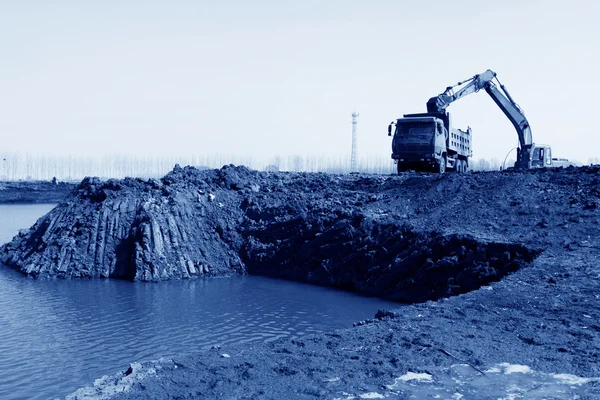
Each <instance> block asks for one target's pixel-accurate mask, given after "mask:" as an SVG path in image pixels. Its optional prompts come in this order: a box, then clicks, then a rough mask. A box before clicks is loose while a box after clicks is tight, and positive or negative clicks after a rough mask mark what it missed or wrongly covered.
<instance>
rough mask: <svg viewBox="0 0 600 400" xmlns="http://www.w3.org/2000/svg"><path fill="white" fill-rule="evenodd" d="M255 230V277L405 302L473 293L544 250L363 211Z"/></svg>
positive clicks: (248, 245)
mask: <svg viewBox="0 0 600 400" xmlns="http://www.w3.org/2000/svg"><path fill="white" fill-rule="evenodd" d="M248 233H249V234H250V236H249V238H248V240H247V241H245V243H244V245H243V246H242V249H241V258H242V260H243V262H244V264H245V266H246V268H247V272H248V273H249V274H255V275H263V276H269V277H275V278H282V279H288V280H294V281H300V282H306V283H311V284H316V285H326V286H333V287H336V288H340V289H344V290H349V291H356V292H358V293H361V294H364V295H367V296H374V297H383V298H387V299H392V300H396V301H399V302H404V303H418V302H424V301H427V300H437V299H439V298H443V297H449V296H454V295H459V294H462V293H467V292H469V291H471V290H475V289H478V288H480V287H481V286H484V285H487V284H489V283H491V282H495V281H498V280H500V279H502V278H503V277H504V276H506V275H507V274H509V273H512V272H515V271H517V270H518V269H519V268H522V267H524V266H526V265H527V264H528V263H530V262H531V261H533V259H534V258H535V257H536V256H537V255H538V254H539V251H537V250H532V249H529V248H527V247H525V246H522V245H519V244H511V243H496V242H489V243H485V242H479V241H477V240H476V239H474V238H473V237H469V236H465V235H446V236H443V235H440V234H438V233H435V232H431V233H421V232H415V231H412V230H411V229H410V228H409V227H407V226H399V225H395V224H379V223H377V222H375V221H372V220H368V219H365V218H364V217H363V216H362V215H359V216H356V217H355V218H352V219H339V220H337V221H335V222H333V223H332V224H331V225H330V226H328V225H327V224H324V221H322V220H319V219H313V220H311V219H306V218H302V217H298V218H295V219H292V220H290V221H286V222H279V223H273V224H272V225H271V226H270V228H269V229H261V230H252V231H250V232H248Z"/></svg>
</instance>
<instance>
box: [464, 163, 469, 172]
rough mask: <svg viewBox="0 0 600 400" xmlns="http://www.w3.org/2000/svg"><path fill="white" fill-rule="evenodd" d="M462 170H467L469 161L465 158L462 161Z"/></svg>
mask: <svg viewBox="0 0 600 400" xmlns="http://www.w3.org/2000/svg"><path fill="white" fill-rule="evenodd" d="M463 172H469V162H468V161H467V160H465V161H463Z"/></svg>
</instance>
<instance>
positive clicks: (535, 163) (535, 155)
mask: <svg viewBox="0 0 600 400" xmlns="http://www.w3.org/2000/svg"><path fill="white" fill-rule="evenodd" d="M531 167H532V168H549V167H552V149H551V148H550V146H548V145H546V144H534V145H533V146H532V149H531Z"/></svg>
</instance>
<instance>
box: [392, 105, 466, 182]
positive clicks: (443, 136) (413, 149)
mask: <svg viewBox="0 0 600 400" xmlns="http://www.w3.org/2000/svg"><path fill="white" fill-rule="evenodd" d="M392 130H393V134H394V137H393V139H392V158H393V159H394V161H395V162H396V164H397V168H398V173H400V172H403V171H407V170H415V171H435V172H439V173H440V174H442V173H444V172H445V171H446V169H449V170H453V171H456V172H467V171H468V169H469V158H470V157H471V155H472V151H471V146H472V141H471V137H472V135H471V128H467V130H466V131H463V130H461V129H455V128H453V127H452V125H451V117H450V113H447V112H445V113H423V114H404V118H399V119H397V120H396V121H393V122H392V123H391V124H390V125H389V126H388V135H389V136H391V135H392Z"/></svg>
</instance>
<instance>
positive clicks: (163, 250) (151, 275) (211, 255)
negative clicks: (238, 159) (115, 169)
mask: <svg viewBox="0 0 600 400" xmlns="http://www.w3.org/2000/svg"><path fill="white" fill-rule="evenodd" d="M598 183H600V168H591V167H582V168H567V169H560V170H538V171H527V172H518V171H506V172H491V173H470V174H448V175H444V176H438V175H431V174H415V173H405V174H402V175H399V176H374V175H351V176H335V175H327V174H302V173H260V172H256V171H249V170H247V169H245V168H243V167H233V166H228V167H224V168H223V169H221V170H211V171H197V170H195V169H193V168H192V169H190V168H187V167H186V168H185V169H181V168H177V167H176V169H175V170H174V171H173V172H172V173H171V174H168V175H167V176H165V178H163V179H162V180H161V181H154V180H153V181H147V182H145V181H142V180H123V181H109V182H104V183H103V182H98V181H95V180H88V181H85V182H82V184H80V185H79V186H78V188H77V189H76V190H75V191H74V192H73V193H72V194H71V195H70V197H69V199H68V200H67V201H66V202H65V203H64V206H63V207H62V208H60V207H59V208H58V209H55V210H53V213H54V214H52V215H51V216H49V217H48V218H49V219H48V220H47V221H46V222H44V221H43V220H42V221H39V222H38V224H36V226H34V228H33V229H32V230H31V231H30V232H29V233H24V234H23V235H22V236H20V237H19V238H16V239H15V240H14V241H13V242H12V243H11V244H10V245H6V246H4V247H3V249H2V252H3V253H4V257H7V259H9V260H10V261H12V262H14V263H15V265H16V266H17V267H18V266H19V265H31V262H30V261H28V258H27V257H30V255H31V254H32V253H31V251H30V250H31V244H32V243H35V244H36V246H41V247H40V248H41V249H42V251H41V252H38V253H35V257H40V260H42V261H43V262H44V263H45V264H44V267H43V268H42V269H40V270H39V271H37V272H35V274H34V276H63V277H71V278H77V277H82V276H83V275H82V273H84V272H85V273H87V272H86V271H88V272H89V273H90V274H91V275H90V276H92V277H99V276H102V274H104V276H106V277H120V278H125V279H131V280H150V281H160V280H163V279H183V278H185V276H184V275H182V272H181V271H187V273H188V274H189V273H191V272H192V271H194V272H195V273H202V274H203V275H206V274H208V275H209V276H212V275H211V274H215V275H218V274H222V273H225V274H226V273H230V272H231V268H233V269H234V270H236V271H238V272H239V271H241V272H244V271H245V272H250V273H255V274H258V275H260V274H263V275H266V276H273V277H285V278H288V279H292V280H297V281H302V282H308V283H314V284H321V285H328V286H337V287H340V288H343V289H354V290H355V291H357V292H362V293H366V294H370V295H380V296H382V297H385V296H387V295H386V293H391V294H392V296H391V298H394V296H395V294H397V293H403V294H405V293H407V290H408V292H410V291H412V292H413V293H417V294H422V293H423V292H422V289H423V288H427V290H431V289H435V288H437V289H435V290H438V289H439V290H438V291H437V292H435V295H434V296H429V295H428V296H422V295H421V296H411V297H402V296H400V298H402V299H404V300H405V301H407V302H414V303H416V304H411V305H406V306H404V305H403V306H401V309H396V310H388V311H382V312H379V313H378V314H377V316H376V317H375V318H374V319H373V320H370V321H363V322H361V323H358V324H357V326H355V327H353V328H349V329H344V330H339V331H335V332H329V333H325V334H319V335H314V336H311V337H303V338H302V340H293V341H290V340H282V341H277V342H274V343H267V344H250V345H234V346H224V347H222V348H215V349H212V350H209V351H205V352H200V353H196V354H191V355H186V356H182V357H175V358H174V359H172V360H162V361H159V362H152V361H145V362H141V363H139V362H134V363H133V364H131V366H130V368H129V369H128V370H127V371H124V372H122V373H119V374H117V375H115V376H112V377H104V378H102V379H99V380H97V381H96V385H95V386H93V385H92V386H89V387H87V388H82V389H80V390H79V391H77V392H75V393H74V394H73V395H70V396H68V397H67V398H70V399H91V398H93V399H100V398H102V399H104V398H106V399H108V398H110V399H141V398H156V399H159V398H198V397H200V398H221V397H223V398H232V399H246V398H248V399H249V398H273V399H275V398H282V397H291V398H315V397H316V398H323V397H324V398H332V399H334V398H339V399H354V398H356V399H359V398H403V397H409V396H411V395H414V396H416V397H417V398H423V397H427V396H434V397H435V396H440V398H457V399H458V398H461V397H465V398H469V399H470V398H476V399H478V398H482V399H483V398H489V397H493V398H509V397H510V398H527V396H529V397H532V396H538V397H539V398H544V397H546V398H547V397H552V398H572V397H573V396H576V395H577V396H581V397H582V398H594V397H598V396H600V356H599V354H600V324H598V323H597V322H596V321H599V320H600V307H598V304H599V302H600V298H599V297H598V296H600V295H599V294H598V293H599V289H600V282H599V280H598V276H600V269H599V267H598V266H597V258H598V254H599V250H600V238H598V237H597V235H595V234H594V232H596V231H597V226H598V224H599V223H600V212H599V210H600V207H599V206H600V191H599V190H598V189H597V187H598ZM82 210H83V211H84V212H82ZM111 210H112V211H111ZM73 216H75V217H73ZM178 216H179V217H181V221H182V222H177V219H176V218H177V217H178ZM96 217H97V218H96ZM100 217H102V218H104V220H105V221H106V223H100V224H92V223H91V221H93V220H95V219H98V218H100ZM81 218H84V220H83V221H84V225H82V224H81V221H82V220H81ZM86 218H87V222H85V220H86ZM94 218H95V219H94ZM171 218H173V220H172V221H171ZM78 221H79V222H78ZM114 221H118V224H121V225H118V224H117V222H114ZM185 221H192V223H191V224H190V223H189V222H185ZM85 224H87V225H85ZM198 224H199V225H198ZM96 225H98V226H100V227H107V228H106V229H105V228H102V229H100V230H95V229H96V228H94V227H95V226H96ZM55 226H56V227H58V228H56V229H57V230H56V234H58V235H59V236H58V237H56V238H55V237H54V236H53V235H55V233H54V231H53V230H52V229H54V228H49V227H55ZM82 226H83V228H82ZM115 227H118V228H115ZM158 227H160V229H159V228H158ZM401 227H404V228H401ZM175 228H177V229H175ZM405 228H409V230H404V229H405ZM81 229H83V231H82V230H81ZM88 230H89V232H88ZM94 232H98V233H97V234H94ZM107 232H108V233H107ZM110 232H118V235H115V234H110ZM119 235H120V236H119ZM157 235H158V236H157ZM177 235H180V236H177ZM81 237H83V238H92V237H93V238H96V237H98V238H100V237H101V239H99V240H101V244H102V246H100V248H101V249H102V252H101V254H102V256H103V257H105V258H104V260H105V261H103V262H100V263H98V262H97V261H96V263H97V265H96V266H95V267H94V268H97V269H95V270H94V269H91V270H84V271H81V270H79V269H77V268H78V265H92V264H89V263H86V262H83V261H85V259H84V258H85V257H88V256H89V257H90V260H98V258H97V257H96V255H95V254H96V253H95V251H96V250H94V253H90V254H89V255H86V253H85V251H80V250H77V249H78V248H79V247H69V246H80V247H81V249H89V248H92V249H96V248H98V246H89V244H88V243H87V242H86V241H83V242H82V241H81V240H80V239H78V238H81ZM42 238H43V239H42ZM185 238H187V239H185ZM197 238H200V239H199V240H200V241H199V242H198V241H196V240H197ZM436 238H441V240H442V242H441V244H440V245H439V246H438V245H435V246H432V245H431V243H432V242H431V241H432V240H433V241H435V240H437V239H436ZM465 238H470V239H468V240H467V239H465ZM184 239H185V240H184ZM90 240H91V239H90ZM129 240H131V241H129ZM410 240H416V242H414V243H413V242H410ZM464 240H467V241H466V242H464ZM469 240H473V241H474V242H473V243H475V244H474V247H473V248H470V247H469V245H467V243H471V242H469ZM123 243H128V244H127V246H129V247H126V248H123ZM407 243H408V244H407ZM132 244H135V246H133V245H132ZM517 244H518V246H521V247H518V248H519V249H521V250H519V251H516V250H514V249H516V248H517V247H512V248H511V247H506V246H516V245H517ZM405 245H406V246H408V247H402V246H405ZM499 245H502V246H505V247H502V249H503V250H502V251H496V250H494V246H499ZM398 246H399V247H398ZM46 249H48V250H46ZM118 249H120V251H121V252H120V253H119V252H118ZM127 249H136V250H135V252H132V253H128V252H127V251H129V250H127ZM198 249H202V250H201V251H200V250H198ZM125 250H127V251H125ZM209 250H210V251H209ZM45 251H48V254H49V255H50V256H51V255H52V254H67V255H68V254H73V256H69V257H66V258H65V259H64V260H65V261H64V262H62V261H61V262H58V264H57V265H55V264H53V263H56V262H57V261H56V260H54V259H53V258H52V257H50V256H47V255H44V254H45V253H44V252H45ZM194 251H197V253H194ZM519 252H523V253H522V254H525V255H527V254H529V255H531V254H534V253H535V256H536V257H533V258H531V259H528V258H527V257H529V256H527V257H525V258H524V259H523V260H526V261H527V262H519V263H517V264H511V265H512V267H510V268H509V269H507V273H500V272H501V270H502V268H503V267H502V266H503V265H509V264H510V263H514V262H515V261H519V257H521V256H520V254H521V253H519ZM194 254H196V258H193V260H192V261H193V262H192V264H189V263H178V261H177V260H180V257H181V256H188V257H191V255H194ZM75 255H76V256H77V257H80V258H81V259H76V260H75V261H76V262H73V263H71V264H69V263H70V262H71V261H72V260H73V258H72V257H75ZM133 255H135V257H133ZM439 255H441V257H438V256H439ZM124 256H125V258H123V257H124ZM92 257H93V258H92ZM115 257H121V258H120V260H129V261H127V263H126V264H118V258H115ZM202 257H204V258H202ZM190 259H191V258H190ZM53 260H54V261H53ZM114 260H117V262H116V263H114ZM35 265H38V264H35ZM111 265H121V267H117V268H116V269H115V270H113V271H111V270H108V269H106V268H108V267H110V266H111ZM165 265H166V266H168V268H166V267H165ZM260 265H263V267H264V269H263V270H256V268H258V266H260ZM200 266H202V267H201V269H200ZM206 266H208V269H207V270H205V269H204V268H205V267H206ZM357 266H360V268H358V267H357ZM125 267H127V268H130V269H127V268H125ZM192 267H193V268H192ZM119 268H121V269H119ZM158 268H165V269H158ZM183 268H185V269H183ZM353 268H354V269H353ZM356 268H357V269H356ZM94 271H96V272H94ZM114 271H116V272H114ZM199 271H200V272H199ZM336 271H337V272H336ZM349 271H352V272H351V273H349ZM25 272H26V273H28V274H29V273H30V271H25ZM57 274H59V275H57ZM61 274H62V275H61ZM95 274H98V275H95ZM136 277H138V278H137V279H136ZM157 278H158V279H157ZM432 278H435V279H437V280H432ZM467 278H468V279H467ZM471 279H475V281H476V282H477V285H476V286H475V287H473V286H470V284H468V282H471ZM427 282H429V284H431V283H432V282H433V283H434V286H433V287H429V286H427ZM392 283H393V285H392V286H389V284H392ZM134 284H135V283H134ZM157 284H159V283H157ZM420 285H421V286H420ZM422 285H425V286H422ZM438 285H442V286H438ZM390 287H391V292H386V290H388V289H390ZM397 290H400V292H398V291H397ZM435 290H434V291H435ZM396 298H397V299H398V297H396ZM519 396H520V397H519ZM561 396H562V397H561Z"/></svg>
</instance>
